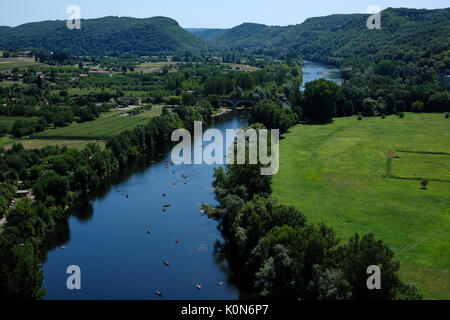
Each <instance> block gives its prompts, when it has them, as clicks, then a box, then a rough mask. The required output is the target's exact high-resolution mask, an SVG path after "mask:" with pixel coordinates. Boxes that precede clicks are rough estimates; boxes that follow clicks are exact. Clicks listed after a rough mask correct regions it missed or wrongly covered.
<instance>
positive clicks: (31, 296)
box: [0, 234, 45, 300]
mask: <svg viewBox="0 0 450 320" xmlns="http://www.w3.org/2000/svg"><path fill="white" fill-rule="evenodd" d="M11 238H12V237H9V238H7V236H6V235H3V234H2V235H1V236H0V270H2V272H0V300H5V299H8V300H36V299H41V298H42V297H43V296H44V294H45V289H42V288H41V286H42V280H43V279H44V273H43V272H42V270H41V268H40V261H39V258H38V256H37V255H35V254H34V249H33V246H32V245H31V243H29V242H25V243H21V244H19V243H15V242H14V240H12V239H11Z"/></svg>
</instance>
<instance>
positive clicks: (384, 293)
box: [340, 234, 400, 300]
mask: <svg viewBox="0 0 450 320" xmlns="http://www.w3.org/2000/svg"><path fill="white" fill-rule="evenodd" d="M393 258H394V253H393V252H392V251H391V249H389V247H388V246H387V245H386V244H384V243H383V241H381V240H375V239H374V236H373V234H369V235H365V236H363V237H362V238H361V237H360V236H359V235H358V234H355V236H353V237H352V238H350V240H349V241H348V243H347V244H346V245H345V246H344V248H343V256H342V258H341V259H342V260H341V262H340V264H341V268H342V270H343V272H344V277H345V279H346V280H347V282H348V283H349V285H350V288H351V289H350V290H351V299H353V300H368V299H371V300H372V299H375V300H391V299H393V298H394V297H395V294H396V291H397V289H398V287H399V286H400V280H399V278H398V276H397V271H398V270H399V264H398V262H395V261H394V260H393ZM373 265H374V266H378V267H379V268H380V269H381V284H382V286H381V290H369V289H368V288H367V279H368V277H369V275H368V274H367V268H368V267H369V266H373Z"/></svg>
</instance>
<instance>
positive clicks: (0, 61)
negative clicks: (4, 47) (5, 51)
mask: <svg viewBox="0 0 450 320" xmlns="http://www.w3.org/2000/svg"><path fill="white" fill-rule="evenodd" d="M37 64H38V63H37V62H35V60H34V58H0V71H5V70H11V69H14V68H24V67H29V66H33V65H37Z"/></svg>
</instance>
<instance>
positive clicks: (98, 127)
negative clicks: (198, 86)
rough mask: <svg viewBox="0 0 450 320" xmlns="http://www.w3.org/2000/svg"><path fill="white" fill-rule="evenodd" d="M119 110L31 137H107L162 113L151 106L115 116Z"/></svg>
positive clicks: (160, 109) (159, 108)
mask: <svg viewBox="0 0 450 320" xmlns="http://www.w3.org/2000/svg"><path fill="white" fill-rule="evenodd" d="M119 112H121V111H120V110H114V111H110V112H107V113H105V114H103V115H102V116H100V118H98V119H96V120H93V121H88V122H83V123H73V124H71V125H69V126H67V127H63V128H56V129H48V130H45V131H42V132H39V133H37V134H34V135H33V137H37V138H39V137H42V138H71V139H76V138H92V139H95V138H108V137H112V136H115V135H117V134H119V133H120V132H122V131H125V130H131V129H133V128H135V127H136V126H138V125H145V124H146V123H147V120H148V119H150V118H152V117H156V116H158V115H160V114H161V113H162V107H153V108H152V110H150V111H148V112H145V113H141V114H138V115H136V116H132V117H129V116H117V117H115V115H116V114H118V113H119Z"/></svg>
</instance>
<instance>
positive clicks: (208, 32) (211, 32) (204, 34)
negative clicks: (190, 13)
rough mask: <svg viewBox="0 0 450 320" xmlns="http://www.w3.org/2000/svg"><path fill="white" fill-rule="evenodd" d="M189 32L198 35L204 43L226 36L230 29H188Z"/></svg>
mask: <svg viewBox="0 0 450 320" xmlns="http://www.w3.org/2000/svg"><path fill="white" fill-rule="evenodd" d="M186 30H187V31H189V32H190V33H192V34H194V35H196V36H197V37H198V38H200V39H201V40H203V41H211V40H214V39H216V38H218V37H220V36H221V35H222V34H224V33H225V32H226V31H228V29H208V28H186Z"/></svg>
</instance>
